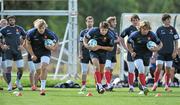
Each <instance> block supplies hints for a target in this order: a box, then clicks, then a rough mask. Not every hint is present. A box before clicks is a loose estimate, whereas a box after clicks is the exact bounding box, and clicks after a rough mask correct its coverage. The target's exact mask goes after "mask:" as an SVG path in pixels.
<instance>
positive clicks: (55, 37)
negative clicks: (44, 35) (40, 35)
mask: <svg viewBox="0 0 180 105" xmlns="http://www.w3.org/2000/svg"><path fill="white" fill-rule="evenodd" d="M48 35H49V36H50V38H51V39H52V40H53V41H54V42H55V43H56V42H58V37H57V35H56V34H55V33H54V32H52V31H50V30H48Z"/></svg>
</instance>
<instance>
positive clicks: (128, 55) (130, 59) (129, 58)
mask: <svg viewBox="0 0 180 105" xmlns="http://www.w3.org/2000/svg"><path fill="white" fill-rule="evenodd" d="M127 61H129V62H133V61H134V58H132V56H131V53H130V52H129V51H128V53H127Z"/></svg>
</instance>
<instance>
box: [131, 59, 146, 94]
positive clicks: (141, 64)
mask: <svg viewBox="0 0 180 105" xmlns="http://www.w3.org/2000/svg"><path fill="white" fill-rule="evenodd" d="M134 64H135V66H136V68H137V69H138V72H139V81H140V84H141V86H142V89H143V91H144V94H145V95H147V93H148V92H149V90H148V89H147V87H146V76H145V68H144V62H143V60H142V59H136V60H135V61H134Z"/></svg>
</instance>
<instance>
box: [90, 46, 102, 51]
mask: <svg viewBox="0 0 180 105" xmlns="http://www.w3.org/2000/svg"><path fill="white" fill-rule="evenodd" d="M99 49H101V46H99V45H97V46H95V47H91V50H92V51H97V50H99Z"/></svg>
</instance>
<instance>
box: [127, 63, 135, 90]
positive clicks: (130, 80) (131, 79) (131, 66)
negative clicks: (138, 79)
mask: <svg viewBox="0 0 180 105" xmlns="http://www.w3.org/2000/svg"><path fill="white" fill-rule="evenodd" d="M127 64H128V70H129V72H128V83H129V92H133V91H134V86H133V85H134V70H135V65H134V62H130V61H128V62H127Z"/></svg>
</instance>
